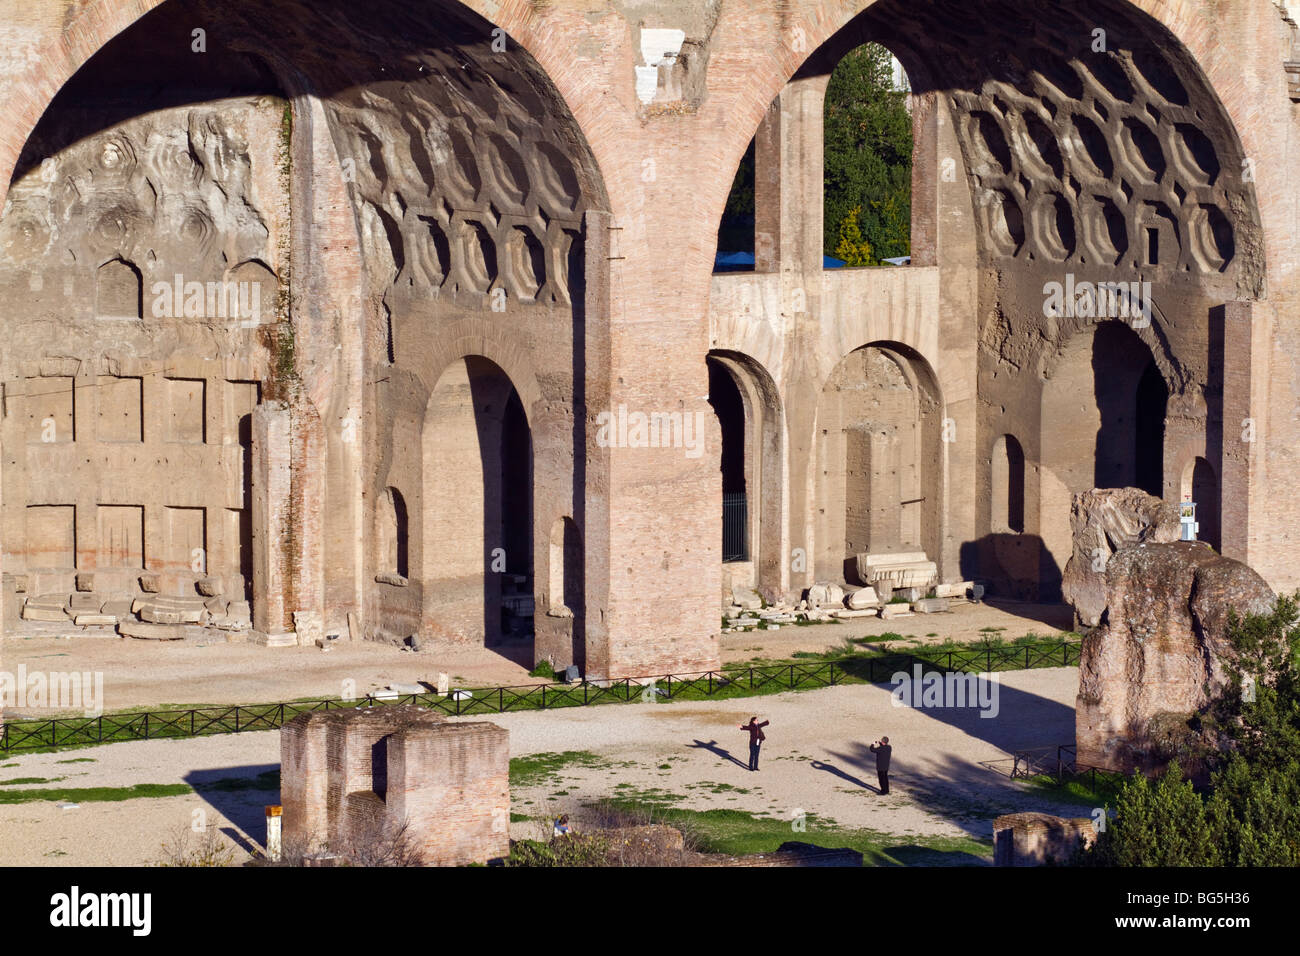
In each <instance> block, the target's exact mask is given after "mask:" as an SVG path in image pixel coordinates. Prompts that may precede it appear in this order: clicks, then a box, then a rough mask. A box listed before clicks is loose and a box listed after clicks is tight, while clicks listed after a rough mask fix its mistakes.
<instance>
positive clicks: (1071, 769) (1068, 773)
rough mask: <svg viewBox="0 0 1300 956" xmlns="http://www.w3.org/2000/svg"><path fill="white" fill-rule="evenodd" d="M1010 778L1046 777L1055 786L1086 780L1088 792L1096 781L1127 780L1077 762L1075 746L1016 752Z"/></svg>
mask: <svg viewBox="0 0 1300 956" xmlns="http://www.w3.org/2000/svg"><path fill="white" fill-rule="evenodd" d="M1011 776H1012V778H1013V779H1014V778H1017V777H1020V778H1024V779H1028V778H1030V777H1047V778H1050V779H1052V780H1054V781H1055V782H1056V783H1057V784H1058V785H1060V784H1064V783H1068V782H1069V781H1071V780H1086V781H1087V783H1088V787H1089V789H1091V790H1093V791H1095V790H1096V789H1097V783H1098V780H1101V781H1102V782H1106V781H1111V782H1115V783H1118V782H1120V781H1122V780H1124V779H1125V778H1126V777H1127V774H1124V773H1122V772H1120V771H1118V770H1107V769H1106V768H1104V767H1094V766H1093V765H1092V764H1083V763H1079V760H1078V751H1077V749H1076V745H1075V744H1061V745H1059V746H1057V747H1040V748H1038V749H1036V750H1017V751H1015V752H1014V753H1013V754H1012V768H1011Z"/></svg>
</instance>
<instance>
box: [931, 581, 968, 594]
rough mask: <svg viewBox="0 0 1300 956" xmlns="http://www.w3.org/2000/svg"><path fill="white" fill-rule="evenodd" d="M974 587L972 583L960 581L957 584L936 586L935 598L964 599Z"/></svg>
mask: <svg viewBox="0 0 1300 956" xmlns="http://www.w3.org/2000/svg"><path fill="white" fill-rule="evenodd" d="M973 586H974V582H972V581H958V582H957V583H956V584H936V585H935V586H934V596H935V597H941V598H964V597H965V596H966V592H967V591H968V590H970V589H971V588H972V587H973Z"/></svg>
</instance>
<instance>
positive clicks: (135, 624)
mask: <svg viewBox="0 0 1300 956" xmlns="http://www.w3.org/2000/svg"><path fill="white" fill-rule="evenodd" d="M117 633H119V634H121V635H122V636H123V637H134V638H135V639H137V640H141V641H180V640H184V638H185V631H184V629H183V628H180V627H177V626H175V625H173V624H148V623H143V622H141V621H119V622H118V624H117Z"/></svg>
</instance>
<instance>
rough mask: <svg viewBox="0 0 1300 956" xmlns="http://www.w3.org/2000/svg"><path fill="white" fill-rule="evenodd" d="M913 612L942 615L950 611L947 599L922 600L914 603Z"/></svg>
mask: <svg viewBox="0 0 1300 956" xmlns="http://www.w3.org/2000/svg"><path fill="white" fill-rule="evenodd" d="M912 610H913V611H915V612H916V613H917V614H942V613H943V612H944V611H946V610H948V599H947V598H921V600H919V601H913V602H912Z"/></svg>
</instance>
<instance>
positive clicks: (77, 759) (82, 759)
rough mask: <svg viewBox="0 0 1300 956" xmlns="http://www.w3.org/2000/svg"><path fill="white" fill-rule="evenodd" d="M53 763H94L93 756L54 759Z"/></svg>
mask: <svg viewBox="0 0 1300 956" xmlns="http://www.w3.org/2000/svg"><path fill="white" fill-rule="evenodd" d="M54 762H55V763H95V762H96V761H95V758H94V757H73V758H72V759H71V760H56V761H54Z"/></svg>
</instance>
